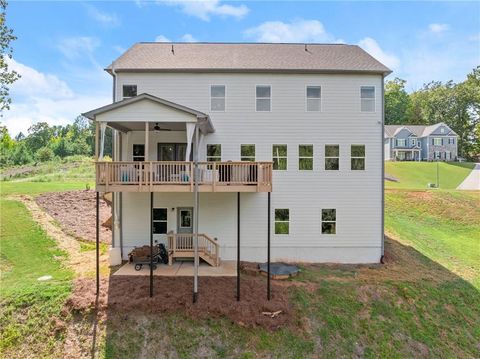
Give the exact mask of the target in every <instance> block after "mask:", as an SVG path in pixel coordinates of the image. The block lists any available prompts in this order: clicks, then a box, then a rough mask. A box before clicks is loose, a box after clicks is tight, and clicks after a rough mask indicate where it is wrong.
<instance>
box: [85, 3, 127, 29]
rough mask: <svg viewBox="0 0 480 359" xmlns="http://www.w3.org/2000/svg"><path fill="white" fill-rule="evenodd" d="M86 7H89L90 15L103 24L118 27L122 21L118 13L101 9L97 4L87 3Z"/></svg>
mask: <svg viewBox="0 0 480 359" xmlns="http://www.w3.org/2000/svg"><path fill="white" fill-rule="evenodd" d="M85 7H86V8H87V13H88V15H89V16H90V17H91V18H92V19H94V20H95V21H97V22H99V23H100V24H102V25H103V26H106V27H116V26H119V25H120V23H121V21H120V19H119V18H118V16H117V14H114V13H112V14H109V13H106V12H103V11H100V10H99V9H97V8H96V7H95V6H93V5H90V4H85Z"/></svg>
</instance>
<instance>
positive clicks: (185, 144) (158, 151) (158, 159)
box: [157, 142, 193, 161]
mask: <svg viewBox="0 0 480 359" xmlns="http://www.w3.org/2000/svg"><path fill="white" fill-rule="evenodd" d="M161 145H170V146H174V148H175V150H174V151H175V157H177V153H178V150H177V146H180V145H183V146H185V147H187V143H186V142H157V161H160V146H161ZM192 158H193V151H190V161H192ZM173 161H185V158H181V159H174V160H173Z"/></svg>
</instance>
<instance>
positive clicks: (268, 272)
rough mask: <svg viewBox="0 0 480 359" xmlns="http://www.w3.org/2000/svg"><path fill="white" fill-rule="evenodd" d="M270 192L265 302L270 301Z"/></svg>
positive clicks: (269, 200) (269, 201) (269, 199)
mask: <svg viewBox="0 0 480 359" xmlns="http://www.w3.org/2000/svg"><path fill="white" fill-rule="evenodd" d="M270 194H271V193H270V192H268V217H267V224H268V230H267V236H268V238H267V300H270V228H271V226H270V215H271V212H272V211H271V198H270Z"/></svg>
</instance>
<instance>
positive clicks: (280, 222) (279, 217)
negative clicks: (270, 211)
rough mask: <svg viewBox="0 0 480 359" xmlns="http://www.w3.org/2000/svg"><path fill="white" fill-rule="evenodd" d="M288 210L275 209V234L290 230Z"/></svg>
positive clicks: (286, 232)
mask: <svg viewBox="0 0 480 359" xmlns="http://www.w3.org/2000/svg"><path fill="white" fill-rule="evenodd" d="M289 212H290V211H289V210H288V208H284V209H275V234H288V233H289V232H290V228H289V227H290V213H289Z"/></svg>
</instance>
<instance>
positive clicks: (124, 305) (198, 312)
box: [67, 275, 294, 330]
mask: <svg viewBox="0 0 480 359" xmlns="http://www.w3.org/2000/svg"><path fill="white" fill-rule="evenodd" d="M100 288H101V289H100V295H99V298H98V302H96V295H95V281H94V280H92V279H78V280H77V281H76V282H75V285H74V291H73V294H72V295H71V297H70V298H69V300H68V302H67V308H69V309H70V310H72V311H74V312H90V311H91V310H92V309H95V308H96V309H97V310H98V314H99V316H100V317H101V318H103V319H108V316H109V315H114V314H123V315H125V314H127V313H129V312H135V311H138V312H142V313H158V314H159V315H161V314H162V313H164V314H169V313H177V312H178V313H183V314H185V315H186V316H188V317H190V318H193V319H197V318H198V319H207V318H212V317H213V318H221V317H224V318H228V319H230V320H231V321H232V322H234V323H236V324H237V325H240V326H244V327H263V328H265V329H268V330H276V329H279V328H282V327H285V326H290V324H292V320H293V318H294V313H293V311H294V310H293V308H292V307H291V305H290V304H289V301H288V288H287V287H286V286H280V285H277V284H276V283H275V282H272V298H271V300H270V301H268V300H267V298H266V296H267V292H266V290H267V288H266V280H265V278H262V277H255V276H249V275H244V276H243V277H242V279H241V300H240V302H237V301H236V278H232V277H215V278H210V277H204V278H200V279H199V297H198V302H197V303H195V304H193V303H192V288H193V278H191V277H175V278H170V277H154V296H153V298H150V297H149V277H144V276H129V277H126V276H110V278H108V279H107V278H104V279H102V281H101V285H100ZM279 310H281V313H280V314H279V315H278V316H276V317H275V318H271V317H270V316H266V315H264V314H262V312H276V311H279Z"/></svg>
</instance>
